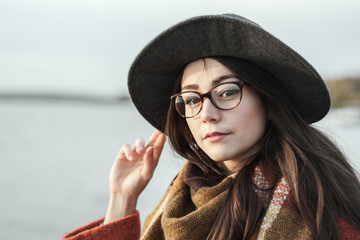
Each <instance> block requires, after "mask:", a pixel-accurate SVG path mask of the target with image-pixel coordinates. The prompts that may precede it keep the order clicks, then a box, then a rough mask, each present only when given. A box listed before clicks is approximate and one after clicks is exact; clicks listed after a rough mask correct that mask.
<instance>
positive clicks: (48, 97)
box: [0, 92, 130, 104]
mask: <svg viewBox="0 0 360 240" xmlns="http://www.w3.org/2000/svg"><path fill="white" fill-rule="evenodd" d="M0 101H2V102H4V101H6V102H10V101H11V102H15V101H48V102H84V103H97V104H119V103H124V102H128V101H130V97H129V96H127V95H120V96H110V97H109V96H100V95H91V94H68V93H27V92H24V93H14V92H0Z"/></svg>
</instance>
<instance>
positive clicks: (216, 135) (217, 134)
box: [204, 132, 229, 142]
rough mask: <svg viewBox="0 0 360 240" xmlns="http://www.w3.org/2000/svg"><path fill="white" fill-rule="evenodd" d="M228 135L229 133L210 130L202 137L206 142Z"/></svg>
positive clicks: (216, 140)
mask: <svg viewBox="0 0 360 240" xmlns="http://www.w3.org/2000/svg"><path fill="white" fill-rule="evenodd" d="M228 135H229V133H223V132H211V133H207V134H206V135H205V138H204V139H205V140H206V141H208V142H218V141H221V140H222V139H224V138H225V137H226V136H228Z"/></svg>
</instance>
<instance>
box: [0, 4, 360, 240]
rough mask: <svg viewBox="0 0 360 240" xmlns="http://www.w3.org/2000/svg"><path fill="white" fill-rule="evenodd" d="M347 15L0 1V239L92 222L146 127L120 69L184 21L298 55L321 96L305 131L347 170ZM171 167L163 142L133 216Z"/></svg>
mask: <svg viewBox="0 0 360 240" xmlns="http://www.w3.org/2000/svg"><path fill="white" fill-rule="evenodd" d="M359 11H360V2H359V1H357V0H343V1H337V0H317V1H311V0H301V1H300V0H299V1H297V0H295V1H285V0H282V1H277V0H274V1H268V0H244V1H242V0H236V1H235V0H234V1H230V0H224V1H215V0H207V1H205V0H197V1H193V0H182V1H165V0H154V1H115V0H104V1H100V0H87V1H85V0H52V1H45V0H37V1H27V0H1V1H0V161H1V162H0V163H1V167H0V213H1V214H0V240H12V239H29V240H31V239H60V238H61V237H62V236H63V235H64V234H65V233H66V232H69V231H71V230H74V229H75V228H78V227H80V226H82V225H84V224H87V223H89V222H91V221H94V220H96V219H98V218H100V217H103V216H104V214H105V211H106V207H107V203H108V180H107V179H108V173H109V171H110V168H111V165H112V162H113V160H114V158H115V156H116V154H117V152H118V150H119V149H120V147H121V145H122V144H124V143H131V144H132V143H133V142H134V141H135V140H136V139H137V138H139V137H141V138H144V139H147V138H148V137H149V136H150V134H151V133H152V132H153V128H152V127H151V126H150V125H149V124H148V123H147V122H146V121H145V120H143V119H142V117H141V116H140V115H139V114H138V112H137V111H136V110H135V108H134V107H133V105H132V103H131V101H130V100H129V99H128V93H127V84H126V79H127V71H128V69H129V66H130V64H131V62H132V61H133V59H134V57H135V56H136V55H137V53H138V52H139V51H140V50H141V49H142V47H143V46H144V45H145V44H146V43H147V42H149V41H150V40H151V39H152V38H153V37H155V36H156V35H157V34H159V33H160V32H161V31H163V30H164V29H166V28H167V27H169V26H171V25H173V24H175V23H177V22H178V21H181V20H183V19H185V18H188V17H192V16H196V15H202V14H219V13H230V12H231V13H236V14H239V15H242V16H244V17H247V18H249V19H251V20H253V21H255V22H257V23H259V24H260V25H261V26H262V27H263V28H265V29H266V30H267V31H269V32H270V33H272V34H274V35H275V36H277V37H278V38H279V39H281V40H282V41H283V42H285V43H286V44H288V45H289V46H290V47H292V48H294V49H295V50H296V51H297V52H299V53H300V54H301V55H302V56H303V57H305V58H306V59H307V60H308V61H309V62H310V63H311V64H312V65H313V66H314V67H315V68H316V69H317V70H318V72H319V73H320V75H322V76H323V78H324V79H325V80H326V82H327V85H328V87H329V90H330V91H331V95H332V98H333V108H332V109H331V111H330V113H329V114H328V116H326V117H325V118H324V119H323V120H322V121H320V122H319V123H317V124H316V126H317V127H319V128H320V129H322V130H323V131H325V132H326V133H327V134H328V135H329V136H330V137H331V138H333V139H334V140H335V141H336V142H337V143H338V144H339V146H340V147H341V148H342V149H343V151H344V152H345V153H346V155H347V156H348V158H349V160H350V161H351V162H352V164H353V165H354V167H355V168H356V169H357V170H358V171H359V170H360V160H359V159H360V148H359V140H360V124H359V123H360V97H359V96H360V91H359V89H360V84H359V83H360V80H359V78H360V60H359V55H360V46H359V42H360V31H358V29H359V23H360V15H359ZM183 163H184V161H183V160H182V159H180V158H178V157H176V156H174V154H173V153H172V152H171V150H170V148H169V147H168V146H167V147H166V149H165V151H164V153H163V155H162V158H161V162H160V163H159V166H158V168H157V170H156V173H155V176H154V178H153V179H152V181H151V182H150V185H149V186H148V188H147V189H146V190H145V191H144V193H143V194H142V195H141V198H140V200H139V205H138V206H139V207H138V208H139V209H140V212H141V219H142V220H143V219H144V217H145V215H147V214H148V213H149V212H150V211H151V209H152V208H153V207H154V206H155V204H156V203H157V202H158V201H159V200H160V198H161V196H162V194H163V193H164V191H165V189H166V187H167V185H168V184H169V182H170V181H171V179H172V178H173V177H174V176H175V174H176V173H177V172H178V171H179V170H180V168H181V166H182V165H183Z"/></svg>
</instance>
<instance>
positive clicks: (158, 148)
mask: <svg viewBox="0 0 360 240" xmlns="http://www.w3.org/2000/svg"><path fill="white" fill-rule="evenodd" d="M165 141H166V136H165V134H163V133H161V134H160V135H159V136H158V138H157V139H156V142H155V145H154V153H153V157H154V158H155V159H156V164H157V162H158V159H159V158H160V155H161V153H162V151H163V149H164V145H165Z"/></svg>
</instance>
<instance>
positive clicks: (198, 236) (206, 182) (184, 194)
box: [141, 162, 311, 240]
mask: <svg viewBox="0 0 360 240" xmlns="http://www.w3.org/2000/svg"><path fill="white" fill-rule="evenodd" d="M263 169H264V166H262V164H261V162H260V163H259V165H258V166H257V167H256V168H255V173H254V177H253V181H254V184H255V187H254V191H256V192H257V194H258V195H259V196H260V197H261V198H262V199H263V200H264V206H265V207H266V208H267V211H266V214H265V216H264V217H263V219H262V220H261V222H260V223H259V226H260V227H259V228H258V231H257V232H256V233H255V234H254V236H253V237H252V239H311V234H310V231H309V229H308V228H307V226H306V224H305V222H304V220H303V219H302V217H301V216H300V214H299V212H298V208H297V207H296V205H295V204H294V199H293V197H292V194H291V192H290V188H289V185H288V184H287V182H286V180H285V179H284V178H280V180H278V181H277V182H276V180H274V178H273V176H272V174H271V173H269V171H264V170H263ZM233 179H234V176H228V177H226V178H225V179H221V178H219V176H217V175H216V174H214V175H213V176H208V177H206V178H205V177H204V176H203V175H202V174H201V171H200V170H199V169H198V168H197V167H196V166H195V165H192V164H189V163H187V164H185V166H184V167H183V169H182V170H181V171H180V173H179V175H178V176H177V177H176V178H175V180H174V181H173V183H172V184H171V186H170V187H169V189H168V190H167V192H166V194H165V196H164V198H163V199H162V200H161V202H160V203H159V205H158V206H157V207H156V208H155V209H154V211H153V212H152V213H151V214H150V215H149V216H148V217H147V218H146V220H145V224H144V228H143V234H142V237H141V239H144V240H155V239H156V240H161V239H166V240H170V239H171V240H175V239H176V240H177V239H186V240H204V239H206V238H207V236H208V234H209V232H210V230H211V228H212V226H213V224H214V222H215V220H216V217H217V215H218V213H219V211H220V210H221V208H222V206H223V204H224V202H225V200H226V196H227V193H228V190H229V188H230V186H231V185H232V184H233Z"/></svg>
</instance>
